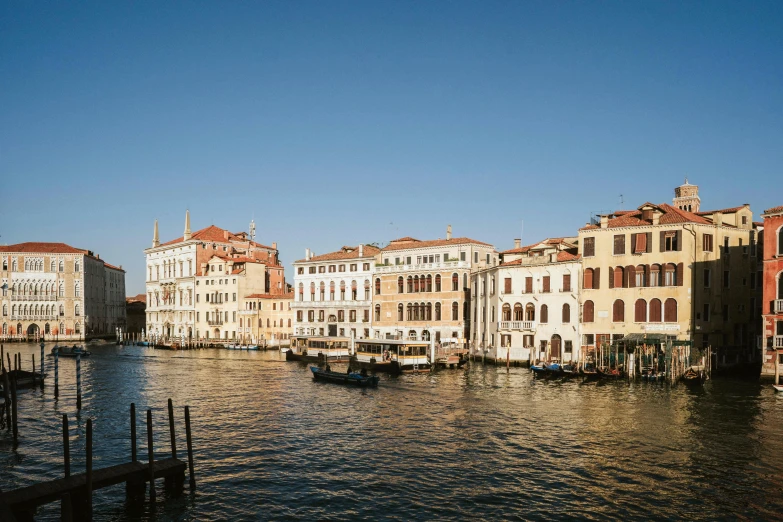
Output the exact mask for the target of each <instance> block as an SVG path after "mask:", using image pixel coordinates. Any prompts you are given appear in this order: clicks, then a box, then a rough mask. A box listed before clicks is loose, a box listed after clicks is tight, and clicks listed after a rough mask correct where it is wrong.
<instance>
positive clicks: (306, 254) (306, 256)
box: [305, 248, 310, 261]
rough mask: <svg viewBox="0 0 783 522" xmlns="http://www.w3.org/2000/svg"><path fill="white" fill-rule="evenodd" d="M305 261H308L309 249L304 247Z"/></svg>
mask: <svg viewBox="0 0 783 522" xmlns="http://www.w3.org/2000/svg"><path fill="white" fill-rule="evenodd" d="M305 261H310V249H309V248H305Z"/></svg>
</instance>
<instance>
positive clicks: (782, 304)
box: [772, 299, 783, 314]
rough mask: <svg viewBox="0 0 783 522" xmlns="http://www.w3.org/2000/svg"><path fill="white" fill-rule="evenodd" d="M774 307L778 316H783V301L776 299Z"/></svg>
mask: <svg viewBox="0 0 783 522" xmlns="http://www.w3.org/2000/svg"><path fill="white" fill-rule="evenodd" d="M772 306H773V309H774V310H775V313H776V314H783V299H776V300H775V302H774V303H773V305H772Z"/></svg>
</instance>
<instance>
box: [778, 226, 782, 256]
mask: <svg viewBox="0 0 783 522" xmlns="http://www.w3.org/2000/svg"><path fill="white" fill-rule="evenodd" d="M778 255H779V256H783V227H780V229H778Z"/></svg>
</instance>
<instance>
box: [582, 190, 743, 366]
mask: <svg viewBox="0 0 783 522" xmlns="http://www.w3.org/2000/svg"><path fill="white" fill-rule="evenodd" d="M688 187H695V186H693V185H688ZM697 189H698V188H697V187H696V192H694V193H691V195H690V197H691V198H694V197H698V192H697ZM690 205H694V203H693V202H691V203H690ZM691 208H692V207H691ZM752 217H753V215H752V212H751V210H750V208H749V207H748V206H747V205H744V206H741V207H736V208H732V209H724V210H720V211H710V212H698V213H694V212H688V211H687V210H683V209H681V208H677V207H675V206H672V205H667V204H661V205H654V204H651V203H645V204H644V205H641V206H640V207H639V208H638V209H636V210H633V211H619V212H615V213H613V214H608V215H603V216H601V217H600V221H598V222H595V223H591V224H589V225H588V226H586V227H584V228H582V229H581V230H580V231H579V244H580V249H581V255H582V286H581V289H580V298H581V314H580V321H581V323H582V324H581V328H582V334H583V342H582V348H583V349H585V350H590V351H592V350H594V349H595V348H596V346H601V345H603V344H604V343H608V342H611V341H614V340H618V339H622V338H623V337H624V336H627V335H629V334H637V335H639V334H642V335H645V334H662V335H664V336H666V338H670V339H672V340H679V341H690V342H691V343H692V344H693V346H696V347H698V348H705V347H707V346H710V347H713V348H716V347H717V348H719V349H722V350H724V353H723V355H724V356H726V352H725V350H729V351H730V352H731V355H730V356H732V357H733V356H737V357H745V356H746V355H747V354H748V353H750V351H752V347H753V346H754V344H755V340H754V339H753V337H752V336H753V333H752V332H753V328H752V324H753V318H752V315H753V314H752V312H751V311H752V310H753V309H755V304H754V302H753V294H754V289H752V288H751V286H752V282H751V277H752V276H751V274H754V275H755V266H756V260H755V250H756V248H755V232H754V230H753V223H752Z"/></svg>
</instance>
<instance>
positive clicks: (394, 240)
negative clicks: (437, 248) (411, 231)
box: [389, 236, 419, 243]
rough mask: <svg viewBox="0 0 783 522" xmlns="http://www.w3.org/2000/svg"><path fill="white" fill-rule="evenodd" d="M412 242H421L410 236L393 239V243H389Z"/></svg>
mask: <svg viewBox="0 0 783 522" xmlns="http://www.w3.org/2000/svg"><path fill="white" fill-rule="evenodd" d="M411 241H419V240H418V239H416V238H413V237H410V236H405V237H401V238H399V239H392V240H391V241H389V243H409V242H411Z"/></svg>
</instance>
